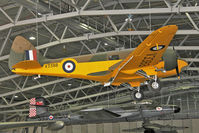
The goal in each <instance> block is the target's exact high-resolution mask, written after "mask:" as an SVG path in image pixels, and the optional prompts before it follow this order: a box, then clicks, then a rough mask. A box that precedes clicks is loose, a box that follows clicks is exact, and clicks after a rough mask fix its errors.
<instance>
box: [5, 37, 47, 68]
mask: <svg viewBox="0 0 199 133" xmlns="http://www.w3.org/2000/svg"><path fill="white" fill-rule="evenodd" d="M24 60H37V61H38V62H39V63H40V64H41V65H43V64H45V63H48V59H46V58H45V57H43V56H42V55H41V54H40V53H39V51H37V50H36V48H35V47H34V46H33V45H32V44H31V43H30V42H29V41H28V40H26V39H25V38H24V37H22V36H17V37H16V38H15V39H14V41H13V44H12V47H11V50H10V56H9V60H8V64H9V69H10V70H12V67H13V66H14V65H15V64H17V63H19V62H21V61H24Z"/></svg>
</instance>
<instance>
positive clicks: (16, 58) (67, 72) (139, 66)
mask: <svg viewBox="0 0 199 133" xmlns="http://www.w3.org/2000/svg"><path fill="white" fill-rule="evenodd" d="M177 30H178V27H177V26H176V25H168V26H164V27H162V28H160V29H158V30H156V31H154V32H152V33H151V34H150V35H149V36H148V37H147V38H146V39H145V40H144V41H143V42H142V43H141V44H140V45H139V46H138V47H137V48H136V49H135V50H133V51H130V50H123V51H114V52H107V53H102V54H95V55H82V56H75V57H71V58H62V59H47V58H45V57H43V56H42V55H41V54H40V53H39V51H37V50H36V49H35V48H34V46H33V45H32V44H31V43H30V42H29V41H28V40H26V39H25V38H23V37H22V36H17V37H16V38H15V40H14V41H13V44H12V47H11V51H10V57H9V68H10V69H11V70H12V72H14V73H16V74H20V75H24V76H32V75H38V76H40V75H48V76H58V77H67V78H81V79H88V80H95V81H99V82H101V83H102V84H103V85H104V86H109V85H114V86H119V85H121V84H123V83H128V84H129V85H130V86H131V87H137V90H136V91H135V92H134V93H133V95H134V97H135V99H136V100H141V99H143V96H144V95H143V92H142V91H141V90H140V87H139V86H140V85H141V83H146V82H148V88H149V89H151V90H160V88H161V85H160V81H159V80H158V79H159V78H163V77H169V76H173V75H176V74H177V75H178V76H179V73H180V72H181V69H182V68H183V67H185V66H187V65H188V64H187V62H185V61H183V60H179V59H177V57H176V54H175V52H174V51H173V50H170V49H167V47H168V45H169V44H170V42H171V40H172V39H173V37H174V35H175V33H176V31H177ZM163 54H164V55H163Z"/></svg>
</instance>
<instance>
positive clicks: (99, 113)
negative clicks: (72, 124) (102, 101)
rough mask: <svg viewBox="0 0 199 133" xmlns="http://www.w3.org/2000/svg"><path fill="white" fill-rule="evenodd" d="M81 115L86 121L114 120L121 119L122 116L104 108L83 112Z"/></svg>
mask: <svg viewBox="0 0 199 133" xmlns="http://www.w3.org/2000/svg"><path fill="white" fill-rule="evenodd" d="M80 114H81V115H82V116H83V118H84V119H91V120H92V119H112V118H117V117H120V116H121V115H120V114H117V113H115V112H113V111H110V110H107V109H104V108H92V109H85V110H81V111H80Z"/></svg>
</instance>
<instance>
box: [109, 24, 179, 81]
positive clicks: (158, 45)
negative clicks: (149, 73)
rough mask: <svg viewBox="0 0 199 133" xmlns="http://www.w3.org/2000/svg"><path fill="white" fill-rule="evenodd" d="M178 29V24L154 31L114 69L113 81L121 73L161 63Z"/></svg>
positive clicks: (130, 72)
mask: <svg viewBox="0 0 199 133" xmlns="http://www.w3.org/2000/svg"><path fill="white" fill-rule="evenodd" d="M177 30H178V27H177V26H176V25H169V26H165V27H162V28H160V29H158V30H156V31H154V32H152V33H151V34H150V35H149V36H148V37H147V38H146V39H145V40H144V41H143V42H142V43H141V44H140V45H139V46H138V47H137V48H136V49H135V50H134V51H132V52H131V53H130V54H129V55H128V57H127V58H126V59H124V60H123V62H122V63H121V64H120V65H119V66H118V67H117V68H116V69H115V70H114V71H113V75H112V81H113V80H114V79H115V78H117V76H119V75H120V74H121V73H125V74H133V73H135V72H136V71H137V70H139V68H142V67H147V66H153V65H156V64H157V63H159V61H160V60H161V57H162V55H163V53H164V52H165V50H166V49H167V47H168V45H169V44H170V42H171V40H172V39H173V37H174V35H175V33H176V31H177ZM134 70H135V71H134Z"/></svg>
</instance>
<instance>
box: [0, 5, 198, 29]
mask: <svg viewBox="0 0 199 133" xmlns="http://www.w3.org/2000/svg"><path fill="white" fill-rule="evenodd" d="M185 12H199V6H190V7H178V8H176V7H175V8H172V10H171V9H169V8H149V9H125V10H90V11H89V10H86V11H85V10H79V11H76V12H71V13H63V14H58V15H49V16H47V15H46V16H42V17H40V18H33V19H27V20H21V21H18V22H17V23H15V24H13V23H9V24H5V25H2V26H0V30H5V29H7V28H11V27H14V26H22V25H26V24H33V23H35V22H37V23H39V22H46V21H52V20H59V19H64V18H65V19H66V18H71V17H78V16H104V15H125V14H137V15H138V14H169V13H185Z"/></svg>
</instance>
